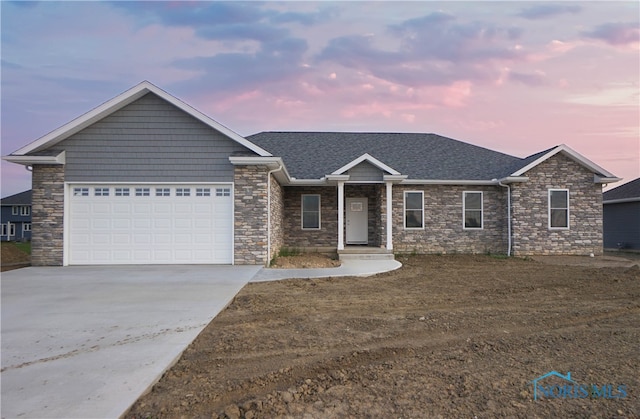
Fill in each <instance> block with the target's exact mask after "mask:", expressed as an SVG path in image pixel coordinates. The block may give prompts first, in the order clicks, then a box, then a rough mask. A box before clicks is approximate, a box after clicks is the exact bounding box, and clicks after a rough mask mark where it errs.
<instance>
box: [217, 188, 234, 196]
mask: <svg viewBox="0 0 640 419" xmlns="http://www.w3.org/2000/svg"><path fill="white" fill-rule="evenodd" d="M216 196H231V188H216Z"/></svg>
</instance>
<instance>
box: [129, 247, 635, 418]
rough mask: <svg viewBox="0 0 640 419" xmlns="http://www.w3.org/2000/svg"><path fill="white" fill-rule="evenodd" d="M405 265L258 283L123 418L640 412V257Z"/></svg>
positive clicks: (457, 259) (463, 259) (462, 259)
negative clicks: (537, 385)
mask: <svg viewBox="0 0 640 419" xmlns="http://www.w3.org/2000/svg"><path fill="white" fill-rule="evenodd" d="M401 262H402V263H403V264H404V267H403V268H401V269H399V270H397V271H394V272H390V273H387V274H380V275H377V276H375V277H369V278H353V277H352V278H329V279H318V280H300V279H294V280H285V281H280V282H270V283H254V284H249V285H248V286H247V287H245V288H244V289H243V290H242V291H241V292H240V293H239V295H238V296H237V297H236V298H235V300H234V301H233V303H232V304H231V305H230V306H229V307H228V308H227V309H226V310H225V311H223V312H222V313H221V314H220V315H219V316H218V317H216V318H215V319H214V320H213V321H212V322H211V323H210V324H209V325H208V326H207V327H206V328H205V330H203V332H202V333H201V334H200V336H199V337H198V338H197V339H196V340H195V341H194V343H193V344H192V345H191V346H190V347H189V348H188V349H187V350H186V351H185V352H184V354H183V356H182V358H181V359H180V360H179V361H178V362H177V363H176V365H175V366H174V367H172V368H171V369H170V370H169V371H168V372H167V373H166V374H165V375H164V376H163V377H162V379H161V380H160V381H159V382H158V383H157V384H156V385H155V386H154V387H153V389H152V390H151V392H150V393H148V394H147V395H146V396H143V397H142V398H140V400H138V402H137V403H136V404H135V405H134V406H133V407H132V409H131V410H130V411H129V412H128V414H127V415H126V416H125V417H127V418H157V417H160V418H177V417H188V418H212V417H213V418H217V417H221V418H224V417H229V418H238V417H244V418H273V417H283V418H284V417H293V418H327V417H331V418H348V417H353V418H355V417H371V418H389V417H394V418H424V417H469V418H473V417H478V418H493V417H627V418H630V417H640V375H639V374H638V371H640V267H638V265H634V266H632V267H619V268H610V267H609V268H594V267H584V266H566V265H551V264H547V263H543V262H540V261H535V260H522V259H500V258H493V257H490V256H415V257H409V258H404V259H402V260H401ZM550 371H557V372H559V373H560V374H562V375H566V374H567V373H568V372H570V373H571V379H572V380H574V383H573V384H574V385H575V387H576V388H578V389H579V388H581V387H580V386H581V385H584V388H589V389H590V388H592V385H596V388H597V389H599V390H598V391H600V393H592V394H591V393H590V396H589V397H587V396H584V395H585V394H587V393H586V392H585V393H573V394H582V395H583V396H584V397H576V398H570V397H567V398H561V397H559V398H552V397H550V396H548V397H544V396H543V397H541V399H540V400H537V401H535V400H534V395H533V385H532V380H534V379H536V378H537V377H540V376H541V375H543V374H545V373H547V372H550ZM541 383H542V384H545V385H546V386H547V388H551V387H553V385H557V386H559V387H555V389H556V390H555V391H556V393H555V394H556V395H559V394H561V393H559V391H562V390H559V389H561V388H563V386H564V385H565V384H566V382H565V381H563V380H560V379H559V378H557V377H550V378H546V379H545V380H544V381H541ZM570 384H571V383H570ZM603 388H604V390H603ZM589 391H591V390H589ZM623 393H624V394H623ZM567 394H570V393H567ZM622 396H624V397H622Z"/></svg>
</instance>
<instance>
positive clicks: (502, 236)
mask: <svg viewBox="0 0 640 419" xmlns="http://www.w3.org/2000/svg"><path fill="white" fill-rule="evenodd" d="M3 158H4V159H5V160H7V161H10V162H14V163H18V164H22V165H26V166H31V167H32V170H33V178H32V186H33V188H32V189H33V214H32V217H33V221H32V222H33V239H32V257H31V260H32V264H33V265H85V264H132V263H138V264H153V263H219V264H267V263H269V261H270V260H271V258H272V257H273V256H274V255H277V253H278V251H279V250H280V249H281V248H283V247H295V248H299V249H306V250H317V251H332V252H337V253H339V254H343V253H348V252H350V251H353V250H354V249H356V250H357V251H363V250H364V251H368V250H370V251H371V252H372V253H376V252H377V253H380V252H382V253H393V252H417V253H488V252H491V253H506V254H512V255H519V256H520V255H534V254H576V255H581V254H590V253H594V254H601V253H602V249H603V242H602V240H603V239H602V184H604V183H612V182H616V181H618V180H619V179H618V178H617V177H615V176H614V175H613V174H612V173H610V172H608V171H607V170H605V169H604V168H602V167H600V166H598V165H596V164H595V163H593V162H592V161H590V160H588V159H587V158H585V157H584V156H582V155H580V154H579V153H577V152H576V151H574V150H572V149H571V148H570V147H568V146H566V145H558V146H555V147H552V148H550V149H548V150H544V151H541V152H539V153H536V154H534V155H532V156H529V157H526V158H519V157H514V156H510V155H507V154H504V153H500V152H497V151H492V150H488V149H486V148H482V147H478V146H474V145H471V144H468V143H464V142H461V141H457V140H453V139H450V138H446V137H442V136H439V135H435V134H406V133H404V134H401V133H366V132H361V133H345V132H264V133H259V134H255V135H252V136H249V137H246V138H245V137H243V136H240V135H239V134H237V133H235V132H234V131H232V130H230V129H229V128H227V127H225V126H223V125H221V124H219V123H218V122H216V121H214V120H213V119H211V118H210V117H208V116H207V115H205V114H203V113H201V112H199V111H198V110H196V109H194V108H192V107H191V106H189V105H187V104H186V103H184V102H182V101H180V100H179V99H177V98H175V97H174V96H172V95H170V94H168V93H167V92H165V91H163V90H162V89H160V88H158V87H156V86H155V85H153V84H151V83H149V82H146V81H145V82H142V83H140V84H139V85H137V86H135V87H133V88H131V89H129V90H128V91H126V92H124V93H122V94H120V95H119V96H117V97H115V98H113V99H111V100H109V101H108V102H105V103H104V104H102V105H100V106H99V107H97V108H95V109H93V110H91V111H90V112H88V113H86V114H84V115H82V116H80V117H79V118H77V119H75V120H73V121H71V122H70V123H68V124H66V125H64V126H62V127H60V128H58V129H56V130H54V131H52V132H51V133H49V134H47V135H45V136H44V137H42V138H40V139H38V140H36V141H34V142H32V143H31V144H28V145H26V146H24V147H23V148H21V149H19V150H17V151H15V152H14V153H12V154H11V155H8V156H4V157H3Z"/></svg>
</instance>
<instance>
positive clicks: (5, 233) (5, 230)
mask: <svg viewBox="0 0 640 419" xmlns="http://www.w3.org/2000/svg"><path fill="white" fill-rule="evenodd" d="M0 233H2V234H0V236H7V237H9V234H8V233H9V226H8V225H7V224H2V230H0Z"/></svg>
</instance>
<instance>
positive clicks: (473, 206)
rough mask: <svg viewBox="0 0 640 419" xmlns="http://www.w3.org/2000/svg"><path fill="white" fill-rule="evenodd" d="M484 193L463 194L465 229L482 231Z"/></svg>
mask: <svg viewBox="0 0 640 419" xmlns="http://www.w3.org/2000/svg"><path fill="white" fill-rule="evenodd" d="M482 205H483V202H482V192H463V193H462V213H463V223H464V228H465V229H482V218H483V214H482Z"/></svg>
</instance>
